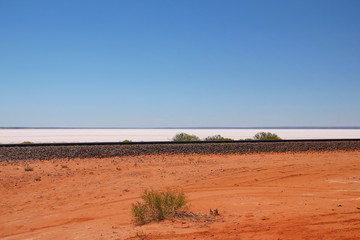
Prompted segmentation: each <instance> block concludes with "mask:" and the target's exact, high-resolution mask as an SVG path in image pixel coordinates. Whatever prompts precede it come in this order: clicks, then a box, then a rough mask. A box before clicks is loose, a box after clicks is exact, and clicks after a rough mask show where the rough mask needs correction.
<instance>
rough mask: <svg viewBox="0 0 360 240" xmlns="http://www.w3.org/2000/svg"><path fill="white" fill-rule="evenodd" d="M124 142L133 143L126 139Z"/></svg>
mask: <svg viewBox="0 0 360 240" xmlns="http://www.w3.org/2000/svg"><path fill="white" fill-rule="evenodd" d="M123 142H132V141H131V140H127V139H126V140H124V141H123Z"/></svg>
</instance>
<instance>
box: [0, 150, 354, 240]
mask: <svg viewBox="0 0 360 240" xmlns="http://www.w3.org/2000/svg"><path fill="white" fill-rule="evenodd" d="M26 166H30V167H32V168H33V169H34V170H33V171H28V172H27V171H24V167H26ZM38 177H41V181H36V180H35V178H38ZM168 187H171V188H181V189H182V190H183V191H184V192H185V193H186V195H187V196H188V201H189V203H190V204H191V207H190V209H189V211H191V212H194V213H197V214H203V215H202V216H203V217H200V218H191V217H190V218H185V219H174V220H166V221H163V222H155V223H150V224H146V225H143V226H134V224H132V222H131V220H132V217H131V213H130V209H131V205H132V203H134V202H136V201H138V200H140V197H139V196H140V195H141V193H142V192H143V190H144V189H158V190H164V189H166V188H168ZM0 196H1V198H0V238H1V239H61V240H63V239H184V240H185V239H198V240H200V239H218V240H220V239H221V240H222V239H234V240H235V239H236V240H238V239H339V240H340V239H341V240H345V239H360V151H348V152H346V151H333V152H305V153H263V154H246V155H240V154H236V155H152V156H136V157H116V158H103V159H73V160H67V159H66V160H65V159H57V160H51V161H35V160H34V161H25V162H24V161H22V162H13V163H5V162H2V163H0ZM209 209H218V210H219V212H220V216H216V217H210V216H207V215H208V214H209Z"/></svg>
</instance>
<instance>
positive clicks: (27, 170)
mask: <svg viewBox="0 0 360 240" xmlns="http://www.w3.org/2000/svg"><path fill="white" fill-rule="evenodd" d="M24 170H25V171H26V172H30V171H33V170H34V169H33V168H32V167H26V168H24Z"/></svg>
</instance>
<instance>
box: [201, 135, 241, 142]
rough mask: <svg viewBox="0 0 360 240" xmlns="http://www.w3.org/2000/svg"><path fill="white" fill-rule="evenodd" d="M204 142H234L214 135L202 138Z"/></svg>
mask: <svg viewBox="0 0 360 240" xmlns="http://www.w3.org/2000/svg"><path fill="white" fill-rule="evenodd" d="M204 141H234V139H231V138H225V137H223V136H221V135H214V136H209V137H206V138H204Z"/></svg>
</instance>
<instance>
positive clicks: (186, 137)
mask: <svg viewBox="0 0 360 240" xmlns="http://www.w3.org/2000/svg"><path fill="white" fill-rule="evenodd" d="M172 140H173V141H174V142H193V141H200V138H199V137H198V136H195V135H190V134H187V133H178V134H176V135H175V136H174V137H173V138H172Z"/></svg>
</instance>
